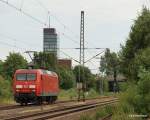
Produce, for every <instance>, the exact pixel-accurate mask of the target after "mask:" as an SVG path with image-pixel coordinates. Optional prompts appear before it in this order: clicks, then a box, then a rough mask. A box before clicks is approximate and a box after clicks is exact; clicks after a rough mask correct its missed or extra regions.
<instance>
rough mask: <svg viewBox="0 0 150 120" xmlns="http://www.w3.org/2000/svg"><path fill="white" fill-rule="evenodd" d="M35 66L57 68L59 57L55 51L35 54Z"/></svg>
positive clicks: (48, 68)
mask: <svg viewBox="0 0 150 120" xmlns="http://www.w3.org/2000/svg"><path fill="white" fill-rule="evenodd" d="M34 64H35V68H44V69H47V70H53V71H54V70H55V69H56V64H57V57H56V55H55V54H53V53H48V52H39V53H35V54H34Z"/></svg>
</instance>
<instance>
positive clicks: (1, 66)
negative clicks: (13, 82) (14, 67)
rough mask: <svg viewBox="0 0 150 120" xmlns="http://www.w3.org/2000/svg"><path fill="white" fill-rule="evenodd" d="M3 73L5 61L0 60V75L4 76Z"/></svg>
mask: <svg viewBox="0 0 150 120" xmlns="http://www.w3.org/2000/svg"><path fill="white" fill-rule="evenodd" d="M2 72H3V61H1V60H0V75H2Z"/></svg>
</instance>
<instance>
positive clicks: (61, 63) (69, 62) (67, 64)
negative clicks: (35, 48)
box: [58, 59, 72, 69]
mask: <svg viewBox="0 0 150 120" xmlns="http://www.w3.org/2000/svg"><path fill="white" fill-rule="evenodd" d="M58 65H59V66H62V67H65V68H69V69H71V68H72V60H70V59H58Z"/></svg>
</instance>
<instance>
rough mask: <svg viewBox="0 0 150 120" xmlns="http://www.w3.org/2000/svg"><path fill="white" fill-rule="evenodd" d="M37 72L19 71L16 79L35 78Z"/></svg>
mask: <svg viewBox="0 0 150 120" xmlns="http://www.w3.org/2000/svg"><path fill="white" fill-rule="evenodd" d="M35 79H36V74H34V73H19V74H17V75H16V80H22V81H24V80H35Z"/></svg>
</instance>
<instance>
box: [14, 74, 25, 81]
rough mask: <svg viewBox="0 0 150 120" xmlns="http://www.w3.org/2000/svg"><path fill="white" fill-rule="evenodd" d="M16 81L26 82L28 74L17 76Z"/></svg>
mask: <svg viewBox="0 0 150 120" xmlns="http://www.w3.org/2000/svg"><path fill="white" fill-rule="evenodd" d="M16 79H17V80H26V74H17V75H16Z"/></svg>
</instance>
